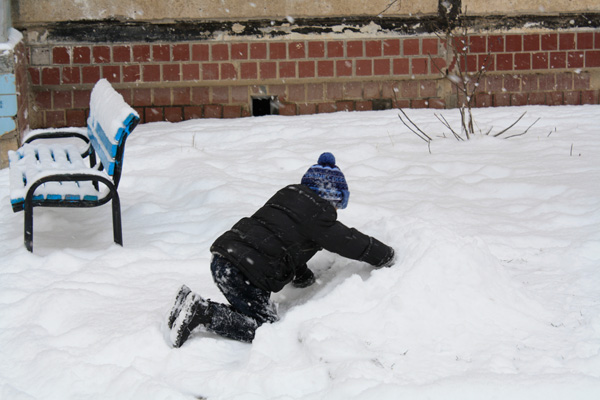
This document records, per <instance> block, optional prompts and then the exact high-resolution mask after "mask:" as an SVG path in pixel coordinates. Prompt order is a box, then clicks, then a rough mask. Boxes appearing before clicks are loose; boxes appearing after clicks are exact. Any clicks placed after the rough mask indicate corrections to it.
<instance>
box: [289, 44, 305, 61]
mask: <svg viewBox="0 0 600 400" xmlns="http://www.w3.org/2000/svg"><path fill="white" fill-rule="evenodd" d="M288 54H289V55H290V59H294V58H306V47H305V45H304V42H291V43H289V44H288Z"/></svg>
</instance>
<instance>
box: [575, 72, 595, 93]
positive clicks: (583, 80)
mask: <svg viewBox="0 0 600 400" xmlns="http://www.w3.org/2000/svg"><path fill="white" fill-rule="evenodd" d="M590 84H591V78H590V75H589V74H587V73H578V74H575V75H574V76H573V88H574V89H575V90H586V89H589V88H590Z"/></svg>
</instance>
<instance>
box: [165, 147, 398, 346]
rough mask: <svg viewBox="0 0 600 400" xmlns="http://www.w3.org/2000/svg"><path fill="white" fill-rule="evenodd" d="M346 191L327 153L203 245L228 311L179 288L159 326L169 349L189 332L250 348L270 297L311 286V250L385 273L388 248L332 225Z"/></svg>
mask: <svg viewBox="0 0 600 400" xmlns="http://www.w3.org/2000/svg"><path fill="white" fill-rule="evenodd" d="M349 195H350V193H349V192H348V185H347V184H346V180H345V178H344V175H343V174H342V172H341V171H340V169H339V168H338V167H337V166H336V165H335V158H334V156H333V154H331V153H323V154H321V156H320V157H319V161H318V164H316V165H313V166H312V167H310V168H309V169H308V171H307V172H306V174H304V176H303V177H302V181H301V184H300V185H289V186H287V187H285V188H283V189H281V190H279V191H278V192H277V193H275V195H274V196H273V197H272V198H271V199H270V200H269V201H267V203H266V204H265V205H264V206H263V207H262V208H260V209H259V210H258V211H257V212H256V213H255V214H254V215H252V216H251V217H249V218H243V219H241V220H240V221H239V222H238V223H236V224H235V225H234V226H233V227H232V228H231V230H229V231H227V232H225V233H224V234H223V235H221V236H220V237H219V238H218V239H217V240H216V241H215V242H214V243H213V245H212V246H211V248H210V251H211V253H212V254H213V259H212V262H211V266H210V267H211V271H212V276H213V279H214V281H215V283H216V285H217V287H218V288H219V289H220V290H221V292H222V293H223V295H224V296H225V298H226V299H227V300H228V302H229V305H225V304H221V303H216V302H213V301H210V300H205V299H203V298H202V297H201V296H200V295H198V294H196V293H193V292H192V291H190V289H189V288H188V287H187V286H185V285H184V286H182V287H181V289H180V290H179V293H178V294H177V296H176V298H175V304H174V305H173V307H172V309H171V312H170V314H169V319H168V321H167V325H168V326H169V328H170V329H171V333H170V339H171V341H172V344H173V346H174V347H180V346H181V345H182V344H183V343H184V342H185V341H186V340H187V339H188V337H189V335H190V334H191V333H192V331H194V329H196V328H197V327H200V326H203V327H204V328H205V329H206V330H208V331H210V332H214V333H216V334H218V335H221V336H224V337H227V338H230V339H234V340H239V341H242V342H248V343H250V342H252V340H253V339H254V333H255V331H256V329H257V328H258V327H259V326H260V325H262V324H264V323H265V322H274V321H276V320H277V312H276V309H275V307H274V305H273V303H271V301H270V295H271V292H278V291H280V290H281V289H282V288H283V287H284V286H285V285H287V284H288V283H290V282H292V284H293V285H294V286H296V287H307V286H310V285H312V284H313V283H314V282H315V276H314V274H313V272H312V271H311V270H310V269H309V268H308V266H307V265H306V263H307V262H308V260H310V259H311V258H312V257H313V256H314V255H315V254H316V253H317V251H319V250H322V249H326V250H328V251H331V252H333V253H337V254H339V255H341V256H343V257H347V258H351V259H353V260H359V261H364V262H366V263H369V264H371V265H373V266H374V267H375V268H382V267H390V266H391V265H392V264H393V262H394V250H393V249H392V248H391V247H388V246H386V245H385V244H383V243H382V242H380V241H379V240H377V239H375V238H373V237H370V236H367V235H365V234H363V233H361V232H359V231H358V230H356V229H354V228H348V227H347V226H345V225H343V224H342V223H341V222H338V221H337V212H336V209H343V208H346V206H347V204H348V197H349Z"/></svg>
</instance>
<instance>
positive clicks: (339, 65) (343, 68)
mask: <svg viewBox="0 0 600 400" xmlns="http://www.w3.org/2000/svg"><path fill="white" fill-rule="evenodd" d="M335 72H336V75H337V76H352V61H351V60H338V61H336V62H335Z"/></svg>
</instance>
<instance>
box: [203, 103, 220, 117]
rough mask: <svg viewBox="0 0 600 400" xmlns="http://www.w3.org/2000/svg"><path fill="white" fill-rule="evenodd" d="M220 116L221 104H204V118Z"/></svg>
mask: <svg viewBox="0 0 600 400" xmlns="http://www.w3.org/2000/svg"><path fill="white" fill-rule="evenodd" d="M222 116H223V107H222V106H220V105H216V104H207V105H206V106H204V118H221V117H222Z"/></svg>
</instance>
